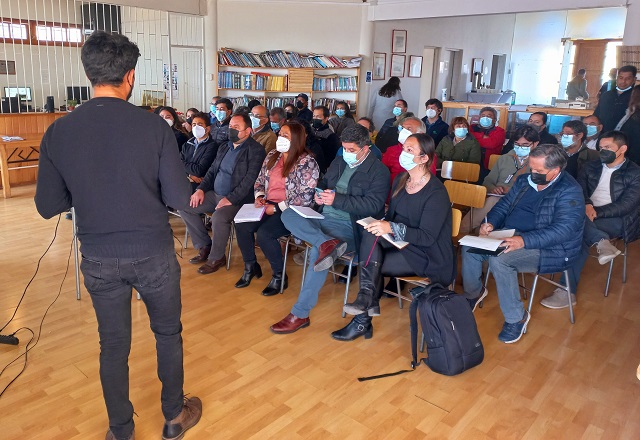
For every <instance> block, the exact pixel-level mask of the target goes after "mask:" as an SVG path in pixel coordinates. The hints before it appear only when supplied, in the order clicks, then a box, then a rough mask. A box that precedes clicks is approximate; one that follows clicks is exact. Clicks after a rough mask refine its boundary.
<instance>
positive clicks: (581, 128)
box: [560, 120, 600, 179]
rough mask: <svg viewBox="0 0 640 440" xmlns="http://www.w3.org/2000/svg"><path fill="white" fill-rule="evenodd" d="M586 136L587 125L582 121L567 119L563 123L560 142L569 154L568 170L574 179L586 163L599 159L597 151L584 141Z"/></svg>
mask: <svg viewBox="0 0 640 440" xmlns="http://www.w3.org/2000/svg"><path fill="white" fill-rule="evenodd" d="M586 137H587V126H586V125H584V124H583V123H582V121H577V120H575V121H567V122H565V123H564V124H562V134H561V137H560V144H561V145H562V147H563V148H564V151H565V153H567V155H568V156H569V158H568V159H567V168H566V171H567V173H569V174H571V176H573V178H574V179H575V178H577V177H578V173H579V172H580V170H581V169H582V167H583V166H584V164H585V163H587V162H589V161H591V160H598V159H599V157H600V156H598V152H597V151H595V150H590V149H588V148H587V146H586V145H585V143H584V141H585V139H586Z"/></svg>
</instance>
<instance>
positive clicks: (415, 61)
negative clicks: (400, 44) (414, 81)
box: [409, 55, 422, 78]
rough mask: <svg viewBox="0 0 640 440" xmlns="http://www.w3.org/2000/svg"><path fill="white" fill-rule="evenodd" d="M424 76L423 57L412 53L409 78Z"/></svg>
mask: <svg viewBox="0 0 640 440" xmlns="http://www.w3.org/2000/svg"><path fill="white" fill-rule="evenodd" d="M421 76H422V57H421V56H417V55H411V56H410V57H409V78H420V77H421Z"/></svg>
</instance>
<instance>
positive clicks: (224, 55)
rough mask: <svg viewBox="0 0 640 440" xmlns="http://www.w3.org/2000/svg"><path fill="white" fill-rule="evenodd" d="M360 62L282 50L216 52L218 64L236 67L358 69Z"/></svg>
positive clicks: (226, 49) (359, 60)
mask: <svg viewBox="0 0 640 440" xmlns="http://www.w3.org/2000/svg"><path fill="white" fill-rule="evenodd" d="M361 61H362V57H352V58H349V59H342V58H339V57H336V56H333V55H323V54H314V53H309V54H301V53H297V52H288V51H283V50H267V51H264V52H260V53H255V52H242V51H239V50H236V49H231V48H225V47H222V48H220V50H219V51H218V64H222V65H226V66H238V67H272V68H312V69H342V68H357V67H360V62H361Z"/></svg>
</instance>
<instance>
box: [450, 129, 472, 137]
mask: <svg viewBox="0 0 640 440" xmlns="http://www.w3.org/2000/svg"><path fill="white" fill-rule="evenodd" d="M454 132H455V135H456V137H457V138H463V137H466V136H467V133H469V130H467V128H466V127H456V129H455V130H454Z"/></svg>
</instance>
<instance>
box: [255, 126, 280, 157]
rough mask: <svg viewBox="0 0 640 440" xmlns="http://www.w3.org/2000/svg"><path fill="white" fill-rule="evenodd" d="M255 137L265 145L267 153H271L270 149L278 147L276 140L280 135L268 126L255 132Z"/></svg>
mask: <svg viewBox="0 0 640 440" xmlns="http://www.w3.org/2000/svg"><path fill="white" fill-rule="evenodd" d="M253 138H254V139H255V140H256V141H257V142H258V143H259V144H260V145H262V146H263V147H264V149H265V152H266V153H269V151H271V150H273V149H274V148H276V140H277V139H278V136H276V134H275V133H274V132H273V131H271V130H269V129H268V128H267V127H266V126H265V127H263V128H262V130H260V131H259V132H258V133H256V134H254V135H253Z"/></svg>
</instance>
